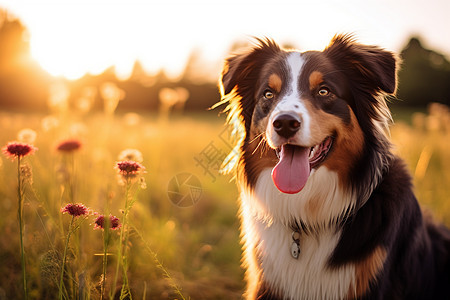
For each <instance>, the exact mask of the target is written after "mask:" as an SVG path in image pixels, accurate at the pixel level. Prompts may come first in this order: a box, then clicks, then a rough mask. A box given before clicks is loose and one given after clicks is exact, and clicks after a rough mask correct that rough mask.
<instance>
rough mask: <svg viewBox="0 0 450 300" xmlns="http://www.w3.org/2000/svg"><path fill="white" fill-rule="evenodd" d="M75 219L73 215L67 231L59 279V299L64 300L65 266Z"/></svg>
mask: <svg viewBox="0 0 450 300" xmlns="http://www.w3.org/2000/svg"><path fill="white" fill-rule="evenodd" d="M74 219H75V216H72V219H71V220H70V225H69V232H68V233H67V239H66V244H65V245H64V254H63V259H62V266H61V277H60V279H59V300H62V298H63V293H62V287H63V281H64V267H65V263H66V255H67V249H68V248H69V240H70V234H71V233H72V225H73V221H74Z"/></svg>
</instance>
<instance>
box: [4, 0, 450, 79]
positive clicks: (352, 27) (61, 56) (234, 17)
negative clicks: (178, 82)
mask: <svg viewBox="0 0 450 300" xmlns="http://www.w3.org/2000/svg"><path fill="white" fill-rule="evenodd" d="M4 2H5V3H4ZM187 2H189V1H181V0H167V1H164V2H163V1H157V0H149V1H139V0H129V1H126V2H125V1H122V0H111V1H106V0H90V1H85V0H79V1H74V0H48V1H45V2H44V3H36V1H34V0H14V1H8V0H0V7H5V8H6V9H8V10H10V11H11V12H12V13H13V14H14V15H17V16H18V17H19V18H20V19H21V21H22V22H23V23H24V25H25V26H26V27H27V28H28V30H29V33H30V46H31V52H32V56H33V57H34V58H35V59H36V60H37V61H38V62H39V63H40V64H41V65H42V67H43V68H44V69H46V70H47V71H48V72H49V73H51V74H52V75H56V76H64V77H67V78H70V79H75V78H79V77H81V76H83V75H84V74H85V73H87V72H88V73H91V74H94V75H95V74H99V73H101V72H103V71H104V70H105V69H107V68H109V67H111V66H115V71H116V73H117V76H118V78H120V79H123V80H124V79H126V78H127V77H128V76H129V75H130V73H131V71H132V68H133V65H134V63H135V61H136V60H139V61H140V62H141V64H142V66H143V68H144V69H145V71H147V72H149V73H150V74H155V73H157V72H158V71H160V70H161V69H164V70H165V72H166V74H167V75H168V76H169V77H176V76H178V75H179V74H180V72H182V71H183V69H184V67H185V65H186V61H187V59H188V58H189V57H190V54H191V52H192V51H193V49H199V50H200V56H201V59H202V61H204V62H205V64H204V67H202V70H199V72H200V73H201V71H203V72H205V70H207V71H208V72H218V70H219V68H220V65H221V64H220V63H218V64H217V62H220V61H221V60H222V59H223V58H224V57H225V56H226V55H227V53H228V51H229V49H230V46H231V45H232V43H233V42H236V41H250V40H251V37H252V36H256V37H264V36H267V37H271V38H274V39H275V40H276V41H277V42H279V43H288V44H290V45H293V46H296V47H299V48H300V49H302V50H306V49H318V50H320V49H323V48H324V47H325V46H326V45H327V43H328V42H329V40H330V39H331V37H332V36H333V35H334V34H336V33H343V32H354V33H355V34H356V36H357V37H358V40H360V41H361V42H366V43H371V44H378V45H380V46H382V47H385V48H388V49H391V50H394V51H398V50H400V48H401V47H402V46H404V44H405V42H406V41H407V38H408V35H411V34H417V33H419V34H421V35H422V36H425V41H427V39H429V40H430V41H431V43H430V46H432V47H433V46H434V47H436V48H438V49H439V48H441V49H446V51H447V53H450V40H448V39H447V41H445V39H442V38H441V35H442V33H443V32H442V30H443V28H449V26H450V23H449V19H448V18H447V16H446V11H447V12H448V10H449V9H450V4H449V3H450V1H446V0H430V1H429V2H427V9H428V10H430V11H432V12H433V13H430V14H428V15H425V14H423V13H422V12H423V5H419V4H418V3H415V0H412V1H410V2H411V3H410V2H405V1H401V0H368V1H364V2H360V1H358V0H349V1H337V0H324V1H320V2H317V3H316V2H315V1H287V0H280V1H279V2H277V3H275V4H274V3H273V1H270V2H269V1H264V0H261V1H255V0H240V1H238V0H229V1H227V2H226V3H225V2H224V3H213V1H205V0H199V1H195V2H194V3H187ZM387 8H389V9H387ZM419 15H420V16H421V17H420V18H419V17H418V16H419ZM447 25H448V26H447ZM437 29H438V30H437ZM439 29H440V30H441V31H439ZM210 69H211V70H210Z"/></svg>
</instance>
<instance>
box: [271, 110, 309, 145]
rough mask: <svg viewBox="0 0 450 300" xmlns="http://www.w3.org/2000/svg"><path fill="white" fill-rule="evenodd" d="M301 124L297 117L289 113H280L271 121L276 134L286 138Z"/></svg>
mask: <svg viewBox="0 0 450 300" xmlns="http://www.w3.org/2000/svg"><path fill="white" fill-rule="evenodd" d="M301 124H302V123H301V122H300V119H299V118H298V117H296V116H293V115H291V114H282V115H279V116H278V117H276V118H275V120H274V121H273V128H274V129H275V132H276V133H278V135H280V136H282V137H284V138H287V139H288V138H290V137H292V136H293V135H294V134H295V133H296V132H297V131H298V130H299V129H300V126H301Z"/></svg>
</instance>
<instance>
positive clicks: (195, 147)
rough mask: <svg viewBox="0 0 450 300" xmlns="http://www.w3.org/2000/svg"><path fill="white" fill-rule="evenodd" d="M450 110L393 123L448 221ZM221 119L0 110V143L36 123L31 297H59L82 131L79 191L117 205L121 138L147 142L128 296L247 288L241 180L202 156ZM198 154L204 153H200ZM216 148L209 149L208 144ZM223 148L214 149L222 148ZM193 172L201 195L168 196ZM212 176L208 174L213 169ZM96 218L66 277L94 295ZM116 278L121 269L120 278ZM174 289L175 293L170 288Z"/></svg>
mask: <svg viewBox="0 0 450 300" xmlns="http://www.w3.org/2000/svg"><path fill="white" fill-rule="evenodd" d="M449 116H450V114H449V112H448V109H447V108H445V107H440V106H439V107H438V106H432V107H431V110H430V113H429V114H426V115H425V114H422V115H414V116H413V118H412V120H413V121H412V125H408V124H407V123H405V122H400V121H398V122H397V124H396V125H395V126H393V128H392V131H391V134H392V139H393V141H394V144H395V145H396V151H397V152H398V153H399V154H400V155H401V156H402V157H404V158H405V160H406V161H407V163H408V165H409V167H410V169H411V171H412V173H413V174H414V175H415V178H414V181H415V184H416V192H417V196H418V198H419V200H420V202H421V203H422V205H423V206H424V207H426V208H429V209H430V210H432V211H433V213H434V214H435V216H436V218H437V219H438V220H441V221H444V222H445V223H446V224H447V225H450V201H449V200H448V198H449V194H450V191H449V189H448V188H447V184H449V183H450V155H449V153H448V149H449V147H450V129H449V128H450V121H449V119H450V117H449ZM223 121H224V120H223V118H217V117H216V116H215V113H208V115H206V114H198V115H190V116H184V117H181V116H178V117H176V116H172V117H171V119H170V122H169V120H164V119H161V118H158V116H152V115H145V116H144V115H136V114H127V115H116V116H114V115H112V114H109V115H107V114H87V115H81V114H79V115H76V114H63V113H58V114H54V115H52V116H41V115H32V114H26V115H24V114H18V113H6V112H3V113H0V127H1V128H2V131H1V132H0V145H5V144H6V143H7V142H8V141H11V140H16V139H17V133H18V132H19V131H20V130H21V129H23V128H31V129H33V130H34V131H35V132H36V133H37V138H36V142H35V146H36V147H38V148H39V150H38V151H37V152H36V153H35V154H34V155H33V156H29V157H26V158H25V159H24V160H25V161H26V163H27V164H28V165H29V166H30V167H31V169H32V173H33V174H32V179H33V183H32V185H29V186H28V188H27V191H26V200H25V207H24V218H25V251H26V263H27V274H28V275H27V277H28V278H27V279H28V290H29V294H30V298H31V299H54V298H55V297H56V295H57V294H58V279H59V275H60V273H59V272H60V267H61V256H62V252H63V247H64V240H65V236H66V235H65V233H67V226H68V223H69V221H70V218H69V217H68V216H66V215H62V214H61V213H60V208H61V207H62V206H64V205H65V204H66V203H67V202H68V201H69V200H70V198H69V195H68V192H67V186H66V185H65V184H64V175H65V173H64V172H65V171H66V170H64V163H65V159H66V158H67V157H66V158H65V156H64V155H63V154H61V153H59V152H57V151H56V150H55V146H56V145H57V143H58V141H60V140H62V139H66V138H77V139H79V140H80V141H82V143H83V146H82V148H81V150H80V151H79V152H77V153H75V154H74V166H75V169H74V175H73V176H74V182H73V184H74V194H73V197H74V201H75V202H82V203H84V204H85V205H87V206H88V207H90V208H91V209H93V210H95V211H98V212H100V213H104V212H105V210H106V209H107V208H108V210H110V211H111V213H112V214H113V215H116V216H119V217H120V216H121V212H120V209H121V208H123V206H124V203H123V199H124V190H123V186H121V185H119V184H118V182H117V173H116V170H114V164H115V162H116V160H117V155H118V154H119V153H120V152H121V151H122V150H123V149H125V148H135V149H138V150H140V151H141V152H142V154H143V157H144V161H143V163H142V164H143V165H144V166H145V167H146V171H147V173H146V174H145V175H144V178H145V181H146V184H147V188H146V189H145V190H142V191H140V192H139V194H138V195H137V202H136V203H135V204H134V206H133V208H132V210H131V211H130V221H131V226H130V227H131V230H130V241H129V249H130V259H129V265H130V266H129V275H128V277H129V280H130V286H131V290H132V293H133V297H134V298H135V299H143V298H148V299H155V298H156V299H174V298H177V299H180V298H182V297H184V298H185V299H188V298H192V299H240V298H241V292H242V290H243V288H244V283H243V271H242V270H241V268H240V253H241V251H240V245H239V223H238V220H237V218H236V213H237V202H236V198H237V191H236V188H235V185H234V183H233V182H231V183H230V179H231V178H230V177H225V176H219V174H218V172H217V169H216V168H215V165H214V166H210V167H211V169H210V170H209V171H210V172H211V173H205V171H204V170H203V169H202V168H201V167H200V166H199V165H198V162H196V160H195V158H201V157H202V155H203V154H204V153H205V151H206V150H207V149H208V146H209V147H211V146H214V147H215V148H216V150H219V152H220V153H219V154H220V155H222V154H223V153H225V152H226V151H228V150H229V148H228V146H227V144H226V138H224V132H223V130H224V127H223ZM202 153H203V154H202ZM210 154H211V153H210ZM219 154H218V157H219V156H220V155H219ZM15 168H16V164H14V163H12V162H11V161H9V160H8V159H6V158H5V157H4V156H2V157H1V158H0V174H1V175H0V229H1V232H2V235H1V236H0V274H4V275H7V276H3V279H2V280H1V283H0V298H2V295H5V296H6V297H7V298H10V297H14V298H20V296H18V295H22V293H23V292H22V288H21V286H20V285H19V284H18V283H19V282H21V271H20V270H21V267H20V251H19V234H18V225H17V223H18V222H17V191H16V188H15V186H16V180H17V178H16V173H15ZM182 172H188V173H191V174H193V175H195V176H196V177H197V178H198V179H199V181H200V182H201V184H202V196H201V199H200V200H199V201H198V202H197V203H196V204H195V205H192V206H190V207H178V206H176V205H174V204H173V203H172V202H171V201H170V199H169V197H168V194H167V189H168V184H169V182H170V180H171V179H172V178H173V177H174V176H175V175H176V174H179V173H182ZM213 176H214V178H213ZM93 220H94V218H93V217H90V218H88V220H86V221H85V222H83V223H82V224H81V226H80V228H79V230H78V231H77V233H76V234H75V235H73V236H72V237H71V243H70V247H69V248H70V251H69V252H70V253H69V256H68V257H69V259H68V262H67V264H68V266H69V268H71V270H72V272H73V278H71V279H66V282H65V285H66V286H67V287H68V288H70V289H71V293H72V295H77V296H80V297H82V298H84V299H99V293H100V276H101V273H102V256H101V253H102V251H103V248H102V234H101V231H98V230H93V226H92V223H93ZM117 241H118V237H117V236H114V237H113V241H112V243H111V246H110V249H109V253H111V255H110V256H109V257H108V262H109V263H108V269H107V277H106V279H107V281H106V290H107V291H108V290H110V289H111V284H112V281H113V277H114V271H115V270H114V269H115V262H116V257H115V253H117V252H116V247H117ZM118 286H120V278H119V284H118ZM177 288H179V290H180V292H181V295H180V294H179V293H178V292H177Z"/></svg>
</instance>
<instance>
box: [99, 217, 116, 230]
mask: <svg viewBox="0 0 450 300" xmlns="http://www.w3.org/2000/svg"><path fill="white" fill-rule="evenodd" d="M104 226H105V216H104V215H98V217H97V218H96V219H95V221H94V229H104ZM119 228H120V222H119V218H117V217H115V216H113V215H109V229H112V230H116V229H119Z"/></svg>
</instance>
